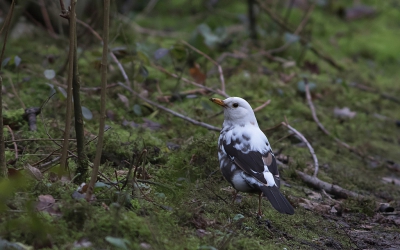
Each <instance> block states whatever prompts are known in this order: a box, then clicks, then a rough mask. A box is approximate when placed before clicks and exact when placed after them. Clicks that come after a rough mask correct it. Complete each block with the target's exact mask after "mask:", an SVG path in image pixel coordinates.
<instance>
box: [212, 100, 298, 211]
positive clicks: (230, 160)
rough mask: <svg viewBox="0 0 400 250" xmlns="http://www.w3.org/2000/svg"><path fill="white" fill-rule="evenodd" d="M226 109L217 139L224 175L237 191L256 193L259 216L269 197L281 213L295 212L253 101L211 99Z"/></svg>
mask: <svg viewBox="0 0 400 250" xmlns="http://www.w3.org/2000/svg"><path fill="white" fill-rule="evenodd" d="M210 100H211V101H212V102H214V103H216V104H218V105H220V106H222V107H223V108H224V118H225V119H224V123H223V124H222V130H221V133H220V136H219V140H218V158H219V162H220V169H221V172H222V175H223V176H224V178H225V179H226V180H227V181H228V182H229V183H230V184H231V185H232V186H233V187H234V188H235V189H236V190H237V191H236V194H235V197H236V195H237V193H238V192H246V193H257V194H259V200H258V215H260V216H261V215H262V212H261V198H262V197H266V198H267V199H268V200H269V201H270V202H271V204H272V206H273V207H274V208H275V209H276V210H277V211H278V212H280V213H283V214H294V209H293V207H292V205H291V204H290V203H289V201H288V200H287V199H286V198H285V197H284V196H283V195H282V193H281V192H280V191H279V188H280V178H279V172H278V167H277V164H276V160H275V156H274V154H273V152H272V149H271V146H270V144H269V141H268V139H267V137H266V136H265V134H264V133H263V132H262V131H261V129H260V128H259V127H258V123H257V119H256V117H255V115H254V112H253V109H252V108H251V106H250V104H249V103H248V102H247V101H246V100H244V99H242V98H240V97H230V98H227V99H225V100H221V99H218V98H211V99H210Z"/></svg>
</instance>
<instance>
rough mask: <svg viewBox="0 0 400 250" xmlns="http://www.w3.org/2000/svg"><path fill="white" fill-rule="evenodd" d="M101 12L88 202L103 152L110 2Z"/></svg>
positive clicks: (108, 1)
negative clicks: (96, 129)
mask: <svg viewBox="0 0 400 250" xmlns="http://www.w3.org/2000/svg"><path fill="white" fill-rule="evenodd" d="M103 3H104V6H103V8H104V12H103V17H104V19H103V57H102V59H101V99H100V127H99V136H98V141H97V148H96V157H95V159H94V162H93V170H92V176H91V178H90V183H89V186H88V189H87V192H86V197H85V198H86V200H87V201H90V199H91V197H92V193H93V189H94V185H95V183H96V181H97V174H98V173H99V166H100V159H101V153H102V151H103V139H104V127H105V119H106V87H107V66H108V60H107V57H108V32H109V18H110V0H104V2H103Z"/></svg>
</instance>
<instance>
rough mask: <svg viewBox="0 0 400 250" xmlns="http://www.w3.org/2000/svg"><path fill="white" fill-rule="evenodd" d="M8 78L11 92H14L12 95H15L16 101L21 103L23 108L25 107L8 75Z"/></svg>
mask: <svg viewBox="0 0 400 250" xmlns="http://www.w3.org/2000/svg"><path fill="white" fill-rule="evenodd" d="M8 80H9V81H10V84H11V88H12V90H13V92H14V95H15V96H16V97H17V99H18V101H19V102H20V103H21V107H22V108H23V109H24V110H25V109H26V107H25V104H24V102H23V101H22V100H21V98H20V97H19V95H18V92H17V90H15V87H14V84H13V81H12V79H11V77H10V76H8Z"/></svg>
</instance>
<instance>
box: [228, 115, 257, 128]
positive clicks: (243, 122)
mask: <svg viewBox="0 0 400 250" xmlns="http://www.w3.org/2000/svg"><path fill="white" fill-rule="evenodd" d="M235 126H240V127H247V126H249V127H252V126H255V127H257V128H258V123H257V119H256V118H255V117H254V118H250V119H249V118H248V117H244V118H243V119H235V120H234V121H233V120H224V123H223V124H222V129H223V130H225V129H227V128H231V127H235Z"/></svg>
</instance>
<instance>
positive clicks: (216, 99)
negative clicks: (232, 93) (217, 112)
mask: <svg viewBox="0 0 400 250" xmlns="http://www.w3.org/2000/svg"><path fill="white" fill-rule="evenodd" d="M210 101H212V102H213V103H215V104H218V105H219V106H221V107H224V108H226V107H227V106H226V104H225V103H224V101H222V100H221V99H218V98H210Z"/></svg>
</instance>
